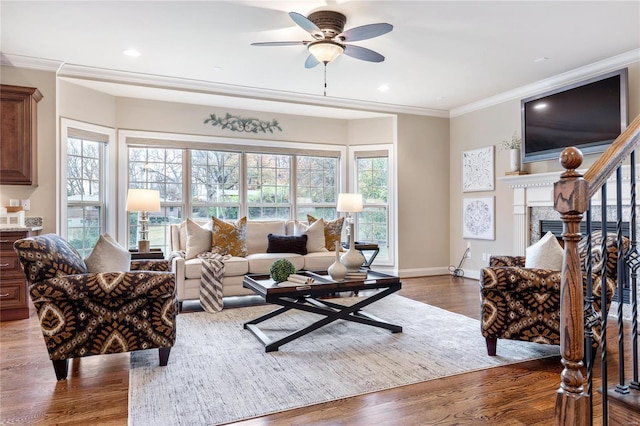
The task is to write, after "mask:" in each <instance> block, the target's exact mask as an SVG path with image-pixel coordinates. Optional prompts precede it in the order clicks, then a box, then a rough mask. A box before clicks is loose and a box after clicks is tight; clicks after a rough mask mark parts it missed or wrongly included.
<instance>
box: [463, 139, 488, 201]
mask: <svg viewBox="0 0 640 426" xmlns="http://www.w3.org/2000/svg"><path fill="white" fill-rule="evenodd" d="M493 181H494V179H493V145H491V146H488V147H486V148H478V149H472V150H470V151H463V152H462V192H474V191H493Z"/></svg>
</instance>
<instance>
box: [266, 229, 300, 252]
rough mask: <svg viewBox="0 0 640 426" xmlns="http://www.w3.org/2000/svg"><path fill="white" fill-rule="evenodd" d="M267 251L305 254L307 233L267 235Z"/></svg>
mask: <svg viewBox="0 0 640 426" xmlns="http://www.w3.org/2000/svg"><path fill="white" fill-rule="evenodd" d="M267 240H268V241H269V244H268V246H267V253H297V254H303V255H304V254H307V235H299V236H296V235H273V234H269V235H267Z"/></svg>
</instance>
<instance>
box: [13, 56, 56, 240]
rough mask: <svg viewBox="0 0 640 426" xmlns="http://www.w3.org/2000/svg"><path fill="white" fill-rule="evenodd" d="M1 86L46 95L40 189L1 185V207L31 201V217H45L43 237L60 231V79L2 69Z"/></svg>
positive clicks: (40, 142)
mask: <svg viewBox="0 0 640 426" xmlns="http://www.w3.org/2000/svg"><path fill="white" fill-rule="evenodd" d="M0 82H1V83H2V84H9V85H13V86H27V87H35V88H37V89H38V90H40V92H41V93H42V96H43V97H42V100H41V101H40V102H38V147H37V150H38V185H34V186H26V185H0V204H1V205H3V206H8V205H9V200H10V199H11V198H16V199H20V200H22V199H30V200H31V210H30V211H28V212H26V215H27V216H42V218H43V221H44V223H43V233H47V232H55V229H56V214H55V211H56V209H55V205H56V179H55V170H56V140H57V139H56V75H55V73H53V72H46V71H36V70H30V69H23V68H14V67H1V69H0Z"/></svg>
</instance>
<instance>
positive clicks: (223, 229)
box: [211, 216, 247, 257]
mask: <svg viewBox="0 0 640 426" xmlns="http://www.w3.org/2000/svg"><path fill="white" fill-rule="evenodd" d="M212 219H213V230H212V233H211V251H212V252H214V253H218V254H221V255H223V256H225V255H227V254H229V255H231V256H236V257H246V256H247V217H246V216H245V217H243V218H242V219H238V222H237V223H235V224H233V223H230V222H225V221H224V220H220V219H218V218H217V217H214V218H212Z"/></svg>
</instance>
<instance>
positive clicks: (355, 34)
mask: <svg viewBox="0 0 640 426" xmlns="http://www.w3.org/2000/svg"><path fill="white" fill-rule="evenodd" d="M392 29H393V25H391V24H386V23H380V24H368V25H362V26H361V27H355V28H351V29H349V30H347V31H345V32H343V33H342V34H339V35H338V37H339V38H341V39H342V40H344V41H348V42H351V41H360V40H366V39H369V38H374V37H378V36H381V35H382V34H386V33H388V32H390V31H391V30H392Z"/></svg>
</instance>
